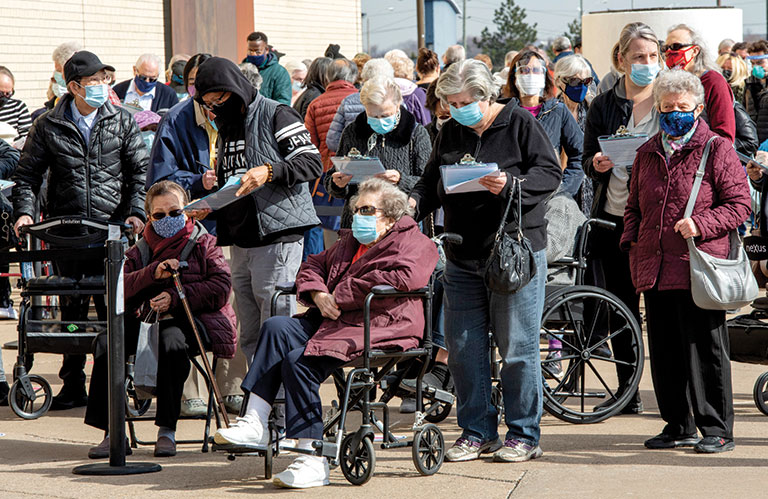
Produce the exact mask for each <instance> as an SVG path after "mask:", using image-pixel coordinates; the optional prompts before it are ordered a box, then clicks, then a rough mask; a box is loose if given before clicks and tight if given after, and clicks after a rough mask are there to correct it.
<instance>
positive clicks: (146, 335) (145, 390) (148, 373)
mask: <svg viewBox="0 0 768 499" xmlns="http://www.w3.org/2000/svg"><path fill="white" fill-rule="evenodd" d="M152 317H154V321H152ZM159 337H160V323H159V322H158V321H157V313H155V312H154V311H151V312H150V313H149V314H147V317H146V318H145V319H144V321H143V322H142V323H141V325H140V326H139V341H138V344H137V345H136V361H135V363H134V366H133V372H134V374H133V385H134V386H135V388H136V393H137V394H139V395H140V396H142V397H143V398H151V397H152V396H153V395H154V394H155V391H156V390H157V360H158V356H159V354H160V346H159Z"/></svg>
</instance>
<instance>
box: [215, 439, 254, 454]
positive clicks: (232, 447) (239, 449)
mask: <svg viewBox="0 0 768 499" xmlns="http://www.w3.org/2000/svg"><path fill="white" fill-rule="evenodd" d="M211 450H213V451H214V452H227V453H229V454H234V455H238V456H248V455H257V456H263V455H264V454H266V453H267V446H266V445H236V444H217V443H216V442H214V443H213V445H212V446H211Z"/></svg>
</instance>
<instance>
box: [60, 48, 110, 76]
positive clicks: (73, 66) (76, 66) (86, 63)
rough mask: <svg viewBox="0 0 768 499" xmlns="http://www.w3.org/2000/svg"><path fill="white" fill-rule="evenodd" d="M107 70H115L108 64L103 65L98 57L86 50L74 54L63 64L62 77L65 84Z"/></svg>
mask: <svg viewBox="0 0 768 499" xmlns="http://www.w3.org/2000/svg"><path fill="white" fill-rule="evenodd" d="M102 69H107V70H109V71H114V70H115V68H114V67H112V66H110V65H109V64H104V63H102V62H101V60H100V59H99V56H97V55H96V54H94V53H93V52H88V51H87V50H81V51H79V52H75V53H74V54H73V55H72V57H70V58H69V60H68V61H67V62H66V63H65V64H64V77H65V78H66V80H67V83H69V82H70V81H73V80H77V79H79V78H81V77H83V76H92V75H95V74H96V73H98V72H99V71H101V70H102Z"/></svg>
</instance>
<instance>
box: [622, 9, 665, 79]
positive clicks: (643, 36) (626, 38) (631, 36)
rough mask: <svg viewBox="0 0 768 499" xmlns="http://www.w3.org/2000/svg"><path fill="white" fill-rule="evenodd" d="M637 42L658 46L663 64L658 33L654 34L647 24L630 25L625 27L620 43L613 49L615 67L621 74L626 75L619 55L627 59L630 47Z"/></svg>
mask: <svg viewBox="0 0 768 499" xmlns="http://www.w3.org/2000/svg"><path fill="white" fill-rule="evenodd" d="M635 40H647V41H649V42H651V43H655V44H656V52H657V53H658V55H659V64H661V61H662V57H661V48H660V47H659V39H658V38H657V37H656V33H654V32H653V30H652V29H651V27H650V26H648V25H647V24H645V23H640V22H637V23H629V24H627V25H626V26H624V29H622V30H621V34H620V35H619V41H618V42H617V43H616V45H614V47H613V55H614V57H613V67H614V68H616V71H618V72H619V73H624V68H622V67H621V66H620V65H619V57H618V56H619V54H621V56H622V57H626V55H627V53H628V52H629V47H630V46H631V45H632V42H634V41H635Z"/></svg>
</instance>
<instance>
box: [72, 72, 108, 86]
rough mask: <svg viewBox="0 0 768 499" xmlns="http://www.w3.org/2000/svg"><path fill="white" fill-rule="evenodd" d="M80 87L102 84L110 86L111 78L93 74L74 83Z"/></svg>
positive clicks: (105, 75)
mask: <svg viewBox="0 0 768 499" xmlns="http://www.w3.org/2000/svg"><path fill="white" fill-rule="evenodd" d="M76 83H77V84H78V85H80V86H81V87H88V86H90V85H101V84H103V83H106V84H110V83H112V77H111V76H110V75H109V74H107V73H101V74H98V73H97V74H95V75H93V76H87V77H85V78H80V82H79V83H78V82H76Z"/></svg>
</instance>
